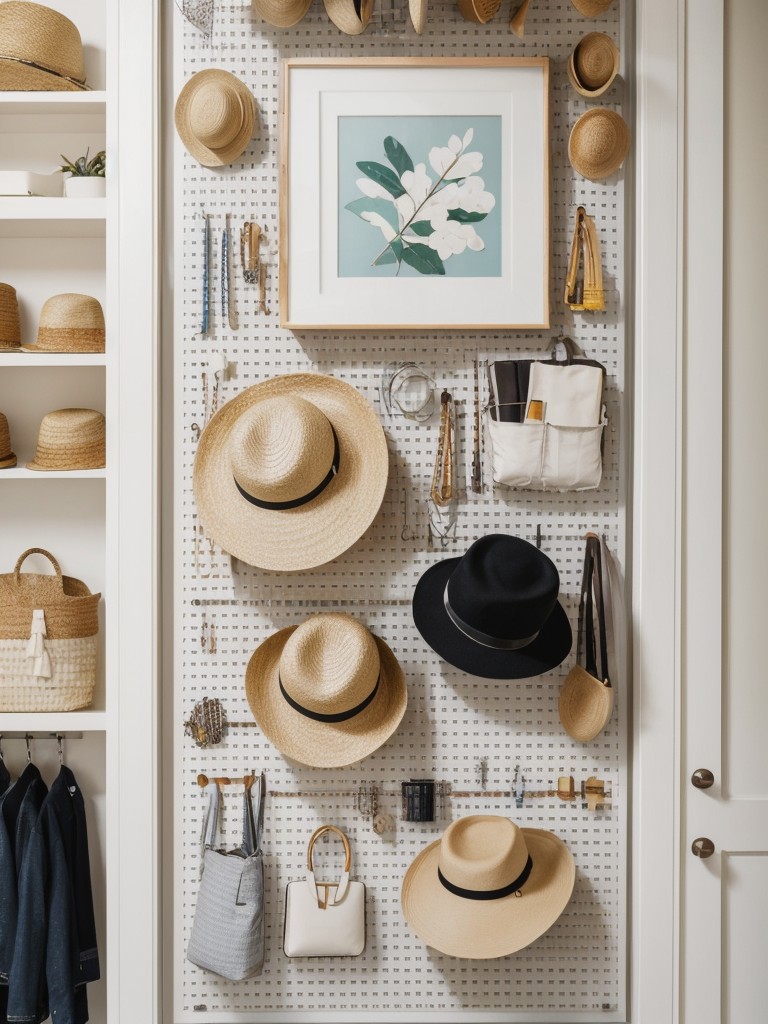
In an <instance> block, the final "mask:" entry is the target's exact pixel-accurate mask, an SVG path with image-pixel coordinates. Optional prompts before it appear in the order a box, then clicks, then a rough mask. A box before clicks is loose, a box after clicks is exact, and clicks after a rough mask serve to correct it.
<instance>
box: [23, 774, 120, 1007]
mask: <svg viewBox="0 0 768 1024" xmlns="http://www.w3.org/2000/svg"><path fill="white" fill-rule="evenodd" d="M99 973H100V972H99V954H98V951H97V949H96V925H95V922H94V915H93V897H92V892H91V872H90V863H89V858H88V835H87V828H86V821H85V804H84V802H83V795H82V793H81V792H80V787H79V786H78V784H77V781H76V780H75V776H74V775H73V774H72V772H71V771H70V769H69V768H67V767H66V766H65V765H62V768H61V771H60V772H59V774H58V776H57V778H56V780H55V781H54V783H53V785H52V786H51V789H50V792H49V793H48V796H47V797H46V799H45V802H44V804H43V806H42V809H41V811H40V816H39V818H38V821H37V825H36V827H35V829H34V831H33V833H32V836H31V839H30V843H29V849H28V851H27V854H26V856H25V858H24V864H23V866H22V872H21V877H20V879H19V921H18V927H17V931H16V946H15V949H14V956H13V966H12V968H11V976H10V990H9V995H8V1020H9V1021H12V1022H14V1021H18V1022H24V1024H39V1022H41V1021H43V1020H45V1018H46V1017H47V1016H48V1011H49V1009H50V1012H51V1015H52V1016H53V1019H54V1020H55V1021H56V1024H85V1022H86V1021H87V1020H88V1000H87V996H86V988H85V986H86V983H87V982H89V981H96V980H97V979H98V978H99ZM46 987H47V1000H46ZM46 1003H47V1005H46Z"/></svg>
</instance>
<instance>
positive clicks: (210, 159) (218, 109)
mask: <svg viewBox="0 0 768 1024" xmlns="http://www.w3.org/2000/svg"><path fill="white" fill-rule="evenodd" d="M174 117H175V120H176V131H177V132H178V133H179V136H180V138H181V141H182V142H183V143H184V145H185V147H186V148H187V149H188V150H189V152H190V153H191V154H192V156H193V157H194V158H195V160H197V162H198V163H199V164H202V165H203V167H222V166H224V165H225V164H231V163H233V162H234V161H235V160H237V158H238V157H240V156H242V154H243V153H244V152H245V150H246V149H247V148H248V143H249V142H250V141H251V138H252V137H253V130H254V126H255V123H256V103H255V101H254V98H253V95H252V93H251V91H250V89H249V88H248V86H247V85H245V84H244V83H243V82H241V81H240V79H239V78H236V77H235V76H234V75H232V74H230V73H229V71H222V70H220V69H219V68H209V69H208V70H206V71H198V72H197V74H196V75H193V76H192V77H191V78H190V79H189V81H188V82H186V84H185V85H184V88H183V89H182V90H181V92H180V93H179V98H178V99H177V100H176V110H175V112H174Z"/></svg>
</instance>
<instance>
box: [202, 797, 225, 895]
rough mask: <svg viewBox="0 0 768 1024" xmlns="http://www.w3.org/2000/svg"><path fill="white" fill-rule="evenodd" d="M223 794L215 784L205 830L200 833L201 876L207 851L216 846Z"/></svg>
mask: <svg viewBox="0 0 768 1024" xmlns="http://www.w3.org/2000/svg"><path fill="white" fill-rule="evenodd" d="M220 800H221V793H220V791H219V787H218V784H217V783H215V782H214V783H213V788H212V789H211V792H210V796H209V797H208V809H207V810H206V812H205V817H204V818H203V830H202V832H201V833H200V875H201V876H202V874H203V859H204V857H205V851H206V850H212V849H213V848H214V846H215V845H216V836H217V835H218V832H219V804H220Z"/></svg>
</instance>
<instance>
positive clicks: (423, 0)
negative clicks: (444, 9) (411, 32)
mask: <svg viewBox="0 0 768 1024" xmlns="http://www.w3.org/2000/svg"><path fill="white" fill-rule="evenodd" d="M427 3H428V0H408V13H409V14H410V16H411V21H412V23H413V27H414V28H415V29H416V31H417V32H418V34H419V35H421V34H422V32H423V31H424V29H425V28H426V26H427Z"/></svg>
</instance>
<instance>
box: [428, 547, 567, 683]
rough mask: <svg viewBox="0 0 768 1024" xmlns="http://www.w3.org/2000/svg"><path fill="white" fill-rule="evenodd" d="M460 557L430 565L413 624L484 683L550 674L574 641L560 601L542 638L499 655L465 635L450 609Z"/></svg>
mask: <svg viewBox="0 0 768 1024" xmlns="http://www.w3.org/2000/svg"><path fill="white" fill-rule="evenodd" d="M460 561H461V559H460V558H446V559H444V560H443V561H442V562H438V563H437V564H436V565H432V566H430V568H429V569H427V571H426V572H425V573H424V574H423V576H422V577H421V579H420V580H419V582H418V583H417V584H416V590H415V591H414V594H413V606H412V607H413V620H414V622H415V623H416V628H417V629H418V631H419V632H420V633H421V635H422V637H423V638H424V639H425V640H426V642H427V643H428V644H429V646H430V647H431V648H432V650H433V651H435V652H436V653H437V654H439V655H440V657H441V658H443V659H444V660H445V661H447V662H448V663H449V664H450V665H453V666H454V667H455V668H459V669H461V670H462V671H463V672H468V673H469V674H470V675H473V676H480V677H481V678H483V679H530V678H531V677H533V676H540V675H542V673H544V672H549V671H550V670H551V669H553V668H555V667H556V666H557V665H559V664H560V663H561V662H563V661H564V660H565V658H567V657H568V653H569V651H570V649H571V646H572V643H573V635H572V633H571V624H570V623H569V622H568V616H567V615H566V614H565V610H564V609H563V607H562V605H561V604H560V602H559V601H558V602H556V603H555V607H554V609H553V610H552V613H551V614H550V616H549V618H548V619H547V621H546V622H545V623H544V625H543V626H542V627H541V630H540V631H539V635H538V636H537V637H536V639H535V640H533V641H532V642H531V643H530V644H528V645H527V647H521V648H520V649H519V650H517V651H499V650H496V649H495V648H493V647H486V646H484V645H483V644H480V643H477V641H475V640H470V638H469V637H468V636H467V635H466V634H464V633H462V632H461V630H460V629H459V628H458V626H456V625H455V624H454V623H453V620H452V619H451V618H450V616H449V615H448V612H447V611H446V609H445V602H444V599H443V598H444V594H445V588H446V585H447V583H448V580H449V579H450V578H451V574H452V573H453V571H454V569H455V568H456V566H457V565H458V564H459V562H460Z"/></svg>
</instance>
